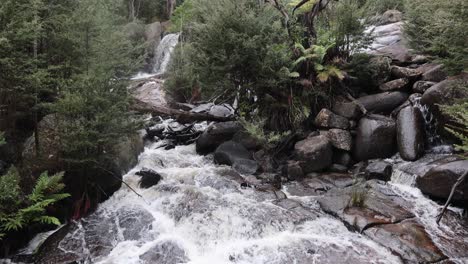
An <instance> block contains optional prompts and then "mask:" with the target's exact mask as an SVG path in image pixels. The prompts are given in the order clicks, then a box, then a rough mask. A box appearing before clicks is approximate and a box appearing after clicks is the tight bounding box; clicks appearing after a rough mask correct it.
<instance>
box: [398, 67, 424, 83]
mask: <svg viewBox="0 0 468 264" xmlns="http://www.w3.org/2000/svg"><path fill="white" fill-rule="evenodd" d="M391 71H392V76H393V77H395V78H406V79H411V80H414V79H417V78H418V77H419V76H421V72H420V71H419V70H417V69H410V68H405V67H398V66H392V70H391Z"/></svg>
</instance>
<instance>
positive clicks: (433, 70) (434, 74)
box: [421, 64, 447, 82]
mask: <svg viewBox="0 0 468 264" xmlns="http://www.w3.org/2000/svg"><path fill="white" fill-rule="evenodd" d="M421 70H424V73H423V75H422V80H423V81H430V82H441V81H443V80H445V79H446V78H447V73H446V72H445V71H444V69H443V65H441V64H439V65H430V66H429V65H427V66H425V67H422V68H421Z"/></svg>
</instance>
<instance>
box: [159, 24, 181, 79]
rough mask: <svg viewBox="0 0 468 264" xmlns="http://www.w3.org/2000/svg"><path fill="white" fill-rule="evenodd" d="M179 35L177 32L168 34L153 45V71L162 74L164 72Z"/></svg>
mask: <svg viewBox="0 0 468 264" xmlns="http://www.w3.org/2000/svg"><path fill="white" fill-rule="evenodd" d="M179 36H180V34H179V33H175V34H168V35H166V36H165V37H164V38H163V39H162V40H161V43H159V45H158V46H157V47H155V52H154V64H153V73H155V74H163V73H165V72H166V69H167V65H168V64H169V61H170V60H171V55H172V52H173V51H174V48H175V46H176V45H177V43H179Z"/></svg>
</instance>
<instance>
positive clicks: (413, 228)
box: [364, 220, 446, 263]
mask: <svg viewBox="0 0 468 264" xmlns="http://www.w3.org/2000/svg"><path fill="white" fill-rule="evenodd" d="M364 233H365V234H366V235H367V236H369V237H370V238H372V239H373V240H375V241H377V242H378V243H380V244H382V245H384V246H385V247H388V248H390V249H391V250H392V251H394V252H395V253H397V254H398V255H400V257H401V258H402V259H403V260H405V262H408V263H435V262H437V261H440V260H443V259H445V258H446V256H445V255H444V254H443V253H442V252H441V251H440V249H439V248H438V247H437V246H436V245H435V244H434V242H433V241H432V239H431V238H430V236H429V235H428V234H427V232H426V231H425V229H424V227H423V226H422V225H421V224H419V223H418V222H417V221H415V220H405V221H403V222H401V223H398V224H388V225H381V226H377V227H372V228H369V229H368V230H366V231H364Z"/></svg>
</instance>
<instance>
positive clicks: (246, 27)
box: [165, 0, 291, 105]
mask: <svg viewBox="0 0 468 264" xmlns="http://www.w3.org/2000/svg"><path fill="white" fill-rule="evenodd" d="M181 10H183V11H181ZM176 13H177V14H176V15H175V18H178V17H182V15H179V14H184V15H183V16H185V17H189V18H191V20H190V21H186V22H183V25H182V29H183V32H184V36H183V42H184V43H185V44H181V45H179V46H178V47H177V48H176V53H175V54H176V56H175V57H174V60H172V63H171V66H170V67H169V71H168V81H167V83H166V84H165V87H166V88H167V89H168V90H169V91H176V90H177V89H180V87H179V86H178V84H183V85H182V86H183V89H184V91H185V92H184V93H185V94H190V92H189V91H190V90H192V89H195V88H197V89H200V90H201V93H202V96H203V97H204V98H211V97H213V96H215V95H219V94H221V93H223V94H224V98H233V97H234V96H236V95H237V94H239V96H240V98H239V99H240V101H241V103H242V102H246V104H245V105H248V104H249V103H247V102H250V100H252V98H254V97H257V98H259V100H260V101H262V100H263V99H264V97H265V95H266V94H267V93H269V92H271V91H274V90H276V91H275V92H278V93H280V92H281V89H282V87H284V86H286V85H287V84H288V83H290V78H289V76H284V74H283V73H282V71H281V69H282V68H283V67H284V66H287V65H290V63H291V59H290V58H291V51H290V48H289V45H288V43H287V41H288V35H287V32H286V29H285V28H284V27H283V26H282V24H281V21H282V19H281V17H280V15H279V14H278V12H277V11H276V10H275V9H274V8H273V7H272V6H271V5H259V4H258V1H254V0H240V1H235V0H220V1H215V2H213V1H208V0H192V1H186V2H185V3H184V4H183V5H182V6H181V7H179V8H178V10H177V11H176ZM176 21H177V19H176ZM176 23H177V22H176ZM180 73H183V75H180ZM190 86H192V87H190Z"/></svg>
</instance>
